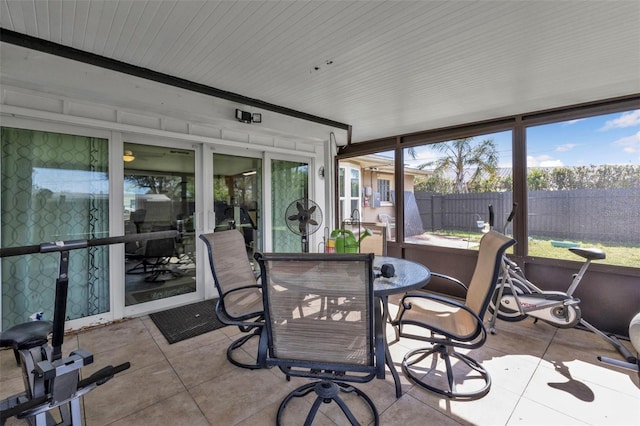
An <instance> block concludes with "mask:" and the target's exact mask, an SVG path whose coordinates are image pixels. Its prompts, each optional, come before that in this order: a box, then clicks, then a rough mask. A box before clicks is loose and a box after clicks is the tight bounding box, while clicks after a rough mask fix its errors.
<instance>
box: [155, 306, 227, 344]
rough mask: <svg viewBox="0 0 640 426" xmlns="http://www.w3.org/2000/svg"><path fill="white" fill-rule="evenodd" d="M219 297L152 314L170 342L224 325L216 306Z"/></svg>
mask: <svg viewBox="0 0 640 426" xmlns="http://www.w3.org/2000/svg"><path fill="white" fill-rule="evenodd" d="M217 302H218V299H212V300H205V301H204V302H197V303H192V304H191V305H186V306H180V307H179V308H173V309H169V310H166V311H162V312H156V313H154V314H150V315H149V317H150V318H151V319H152V320H153V322H154V323H155V325H156V326H157V327H158V329H159V330H160V331H161V332H162V334H163V335H164V337H165V338H166V339H167V342H169V343H170V344H173V343H176V342H180V341H182V340H185V339H189V338H191V337H195V336H199V335H201V334H203V333H207V332H209V331H212V330H216V329H218V328H221V327H224V326H225V325H224V324H223V323H221V322H220V321H219V320H218V317H217V316H216V312H215V306H216V303H217Z"/></svg>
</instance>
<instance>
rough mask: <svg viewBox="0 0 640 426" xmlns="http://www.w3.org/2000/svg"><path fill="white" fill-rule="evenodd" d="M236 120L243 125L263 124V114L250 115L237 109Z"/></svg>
mask: <svg viewBox="0 0 640 426" xmlns="http://www.w3.org/2000/svg"><path fill="white" fill-rule="evenodd" d="M236 119H237V120H238V121H242V122H243V123H249V124H250V123H262V114H261V113H259V112H254V113H250V112H247V111H242V110H239V109H236Z"/></svg>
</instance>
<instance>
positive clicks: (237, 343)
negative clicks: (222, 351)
mask: <svg viewBox="0 0 640 426" xmlns="http://www.w3.org/2000/svg"><path fill="white" fill-rule="evenodd" d="M261 332H262V329H261V328H260V327H259V328H256V329H255V330H253V332H252V333H251V334H248V335H246V336H242V337H241V338H239V339H238V340H236V341H235V342H233V343H232V344H231V345H229V347H228V348H227V359H228V360H229V362H230V363H231V364H233V365H235V366H236V367H240V368H247V369H249V370H259V369H261V368H263V366H261V365H260V364H259V363H258V362H257V361H256V363H254V364H247V363H244V362H240V361H238V360H236V359H235V358H234V357H233V351H235V350H236V349H238V348H240V347H242V345H244V344H245V343H247V342H248V341H249V340H250V339H251V338H253V337H256V336H258V337H260V333H261Z"/></svg>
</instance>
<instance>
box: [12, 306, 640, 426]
mask: <svg viewBox="0 0 640 426" xmlns="http://www.w3.org/2000/svg"><path fill="white" fill-rule="evenodd" d="M497 326H498V334H497V335H495V336H489V338H488V341H487V343H486V344H485V345H484V346H483V347H482V348H479V349H476V350H474V351H473V352H472V356H474V357H475V358H476V359H478V360H480V361H481V362H482V363H483V365H484V366H485V367H486V368H487V369H488V370H489V372H490V373H491V376H492V379H493V385H492V387H491V391H490V392H489V394H488V395H487V396H485V397H484V398H482V399H479V400H475V401H455V400H449V399H447V398H444V397H440V396H438V395H436V394H432V393H430V392H428V391H425V390H423V389H421V388H418V387H416V386H414V385H413V384H412V383H411V382H409V381H408V380H407V379H406V377H405V376H404V375H403V374H402V372H401V371H400V367H399V365H400V361H401V360H402V357H403V355H404V354H405V353H406V352H407V351H408V350H409V349H410V348H412V347H416V343H417V342H414V341H410V340H406V339H402V340H400V341H399V342H396V343H394V344H392V345H391V347H390V349H391V353H392V357H393V358H394V362H395V363H396V365H397V367H398V370H399V371H400V377H401V380H402V382H403V395H402V397H401V398H399V399H396V398H395V394H394V388H393V379H392V377H391V375H390V374H387V375H386V378H385V380H376V379H374V380H373V381H371V382H369V383H366V384H361V385H356V386H357V387H359V388H360V389H361V390H363V391H364V392H365V393H367V394H368V395H369V396H370V397H371V398H372V399H373V401H374V402H375V404H376V406H377V408H378V411H379V413H380V424H381V425H402V426H409V425H425V424H429V425H550V424H554V425H616V426H618V425H640V384H639V380H638V375H637V374H636V373H633V372H630V371H626V370H622V369H618V368H614V367H610V366H607V365H604V364H601V363H599V362H598V361H597V359H596V357H597V356H598V355H603V356H609V357H612V358H616V359H620V356H619V355H618V353H617V352H616V351H614V350H613V348H611V347H609V345H608V344H607V343H606V342H604V341H603V340H602V339H600V338H599V337H597V336H595V335H593V334H591V333H589V332H586V331H582V330H576V329H569V330H559V329H556V328H553V327H551V326H549V325H546V324H543V323H537V324H534V323H533V321H532V320H525V321H523V322H520V323H506V322H503V321H498V324H497ZM238 334H239V331H238V329H237V327H225V328H223V329H219V330H215V331H212V332H209V333H206V334H203V335H200V336H198V337H195V338H192V339H188V340H185V341H182V342H179V343H175V344H173V345H169V344H168V343H167V342H166V340H165V338H164V337H163V336H162V334H161V333H160V331H158V329H157V328H156V326H155V324H154V323H153V322H152V321H151V320H150V319H149V317H148V316H145V317H140V318H134V319H129V320H126V321H122V322H119V323H115V324H111V325H108V326H104V327H99V328H94V329H90V330H86V331H83V332H79V333H77V334H72V335H69V336H67V337H66V338H65V344H64V348H63V355H66V354H68V353H69V352H70V351H71V350H73V349H75V348H77V347H80V348H82V349H85V350H87V351H89V352H92V353H93V354H94V356H95V361H94V363H93V364H92V365H89V366H87V367H84V369H83V375H89V374H91V373H92V372H94V371H96V370H98V369H99V368H102V367H104V366H106V365H109V364H111V365H116V364H120V363H122V362H125V361H130V362H131V368H130V369H129V370H127V371H125V372H124V373H121V374H119V375H118V376H116V377H115V378H114V379H113V380H111V381H109V382H108V383H106V384H105V385H103V386H100V387H98V388H97V389H95V390H94V391H92V392H90V393H89V394H87V395H86V396H85V397H84V401H83V414H84V424H85V425H88V426H101V425H114V426H121V425H145V426H146V425H154V424H163V425H190V426H197V425H223V426H226V425H229V426H231V425H247V426H249V425H252V426H253V425H257V426H259V425H273V424H275V418H276V412H277V409H278V405H279V404H280V402H281V400H282V399H283V398H284V397H285V395H286V394H287V393H289V392H290V391H291V390H292V389H293V388H294V387H297V386H299V385H300V384H303V383H305V382H307V381H306V380H305V379H299V378H298V379H296V378H293V379H292V380H291V382H287V381H286V380H285V377H284V375H283V374H282V373H281V372H280V370H278V369H265V370H255V371H250V370H245V369H240V368H237V367H235V366H233V365H231V364H230V363H229V362H228V361H227V360H226V355H225V353H226V348H227V346H228V345H229V344H230V343H231V342H232V340H233V338H234V337H236V336H237V335H238ZM387 334H388V335H389V336H390V337H391V336H393V332H392V330H391V327H388V333H387ZM253 340H255V341H253V342H250V343H249V344H247V345H245V346H247V348H246V350H247V351H255V350H256V348H257V339H253ZM626 343H628V342H626ZM246 355H247V357H249V354H248V353H247V354H246ZM0 366H1V373H0V398H4V397H7V396H9V395H12V394H14V393H17V392H20V391H21V390H22V389H23V385H22V378H21V375H20V369H19V367H17V366H16V365H15V361H14V359H13V354H12V352H11V351H9V350H4V351H1V352H0ZM290 407H291V408H290V409H288V410H287V412H286V416H285V422H286V424H290V425H297V424H302V423H303V422H304V417H305V416H306V412H307V410H308V409H309V407H310V406H309V403H308V402H306V401H305V400H300V401H295V403H294V402H292V403H291V404H290ZM354 407H355V411H356V413H360V414H363V411H362V407H359V406H357V405H356V404H355V403H354ZM364 414H365V418H366V412H365V413H364ZM25 423H26V422H25V421H24V420H18V419H15V418H12V419H10V420H9V421H8V422H7V425H8V426H9V425H18V424H25ZM347 423H348V422H347V421H346V419H344V418H340V417H339V413H338V410H337V409H336V407H335V406H334V405H325V404H323V406H322V407H321V411H320V413H319V414H318V416H317V417H316V422H314V424H318V425H336V424H339V425H343V424H347Z"/></svg>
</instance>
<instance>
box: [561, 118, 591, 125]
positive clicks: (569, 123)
mask: <svg viewBox="0 0 640 426" xmlns="http://www.w3.org/2000/svg"><path fill="white" fill-rule="evenodd" d="M583 120H586V118H578V119H575V120H569V121H565V122H564V123H562V124H563V125H565V126H570V125H572V124H576V123H579V122H581V121H583Z"/></svg>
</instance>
